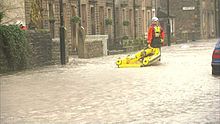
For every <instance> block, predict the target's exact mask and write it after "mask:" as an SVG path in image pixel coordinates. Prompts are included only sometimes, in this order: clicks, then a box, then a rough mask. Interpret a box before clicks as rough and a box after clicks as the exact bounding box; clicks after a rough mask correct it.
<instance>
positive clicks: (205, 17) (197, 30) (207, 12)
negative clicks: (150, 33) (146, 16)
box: [154, 0, 219, 42]
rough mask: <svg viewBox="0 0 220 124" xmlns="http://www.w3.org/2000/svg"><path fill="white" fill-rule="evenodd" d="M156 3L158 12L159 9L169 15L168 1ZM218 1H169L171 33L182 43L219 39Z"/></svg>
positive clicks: (163, 0) (158, 0) (162, 0)
mask: <svg viewBox="0 0 220 124" xmlns="http://www.w3.org/2000/svg"><path fill="white" fill-rule="evenodd" d="M154 1H156V2H157V12H158V9H159V10H162V11H163V12H164V13H165V14H167V0H154ZM217 1H218V0H217ZM217 1H216V0H179V1H177V0H169V11H170V15H171V16H170V17H169V18H170V22H171V32H173V34H174V36H175V37H176V39H177V40H178V41H180V42H181V41H187V40H196V39H201V38H214V37H217V35H216V34H217V30H219V26H218V22H217V20H218V19H217V15H218V14H217V11H216V10H218V9H216V10H215V8H218V7H219V6H216V4H217ZM164 18H166V16H165V17H164Z"/></svg>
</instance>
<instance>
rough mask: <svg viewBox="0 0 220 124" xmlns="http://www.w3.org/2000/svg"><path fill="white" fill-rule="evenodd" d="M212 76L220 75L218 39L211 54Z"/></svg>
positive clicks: (219, 42) (219, 40) (219, 41)
mask: <svg viewBox="0 0 220 124" xmlns="http://www.w3.org/2000/svg"><path fill="white" fill-rule="evenodd" d="M211 65H212V74H213V75H220V39H218V42H217V43H216V45H215V48H214V50H213V53H212V64H211Z"/></svg>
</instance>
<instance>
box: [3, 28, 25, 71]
mask: <svg viewBox="0 0 220 124" xmlns="http://www.w3.org/2000/svg"><path fill="white" fill-rule="evenodd" d="M0 42H2V43H1V44H2V45H1V46H0V49H2V50H3V52H4V53H3V54H4V55H5V57H6V59H7V63H8V65H7V66H8V68H9V70H21V69H24V68H26V67H27V64H28V56H29V53H28V43H27V39H26V33H25V31H23V30H21V29H20V28H19V27H18V26H17V25H9V26H6V25H0Z"/></svg>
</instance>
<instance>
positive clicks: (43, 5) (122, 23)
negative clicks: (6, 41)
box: [25, 0, 152, 54]
mask: <svg viewBox="0 0 220 124" xmlns="http://www.w3.org/2000/svg"><path fill="white" fill-rule="evenodd" d="M33 1H35V2H36V3H37V4H34V2H33ZM78 1H79V0H63V9H64V10H63V11H64V26H65V29H66V30H65V38H66V44H67V46H68V48H69V52H70V54H72V53H73V52H74V51H76V50H77V48H78V32H77V29H78V27H79V23H74V22H72V21H71V19H72V18H73V17H76V16H79V8H80V13H81V14H80V17H81V25H82V26H83V27H84V29H85V32H86V34H87V35H108V36H109V40H108V44H109V45H108V46H109V49H114V48H115V46H116V44H117V43H118V42H119V40H120V39H121V38H122V37H124V36H128V37H129V38H137V37H143V36H144V34H145V32H146V30H147V27H148V26H149V24H150V21H149V20H150V19H151V17H152V14H151V10H152V7H151V0H80V6H78ZM113 1H115V4H114V5H115V9H113V7H114V6H113ZM113 10H115V11H113ZM33 13H38V18H37V19H35V20H34V19H32V18H33V17H35V16H33ZM113 14H115V16H113ZM25 17H26V23H27V24H32V23H33V22H35V23H37V24H38V25H40V26H39V27H37V28H43V29H49V30H50V31H51V35H52V37H53V38H59V30H60V29H59V28H60V4H59V0H25ZM114 17H115V18H114ZM31 20H32V21H31ZM107 22H108V23H107ZM114 22H115V23H114ZM114 24H115V25H114ZM35 27H36V26H35Z"/></svg>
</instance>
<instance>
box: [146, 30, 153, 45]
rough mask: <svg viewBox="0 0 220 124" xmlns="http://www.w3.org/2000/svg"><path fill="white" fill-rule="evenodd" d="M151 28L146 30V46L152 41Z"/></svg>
mask: <svg viewBox="0 0 220 124" xmlns="http://www.w3.org/2000/svg"><path fill="white" fill-rule="evenodd" d="M152 30H153V29H152V27H150V28H149V29H148V35H147V43H148V44H151V41H152V35H153V34H152Z"/></svg>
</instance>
